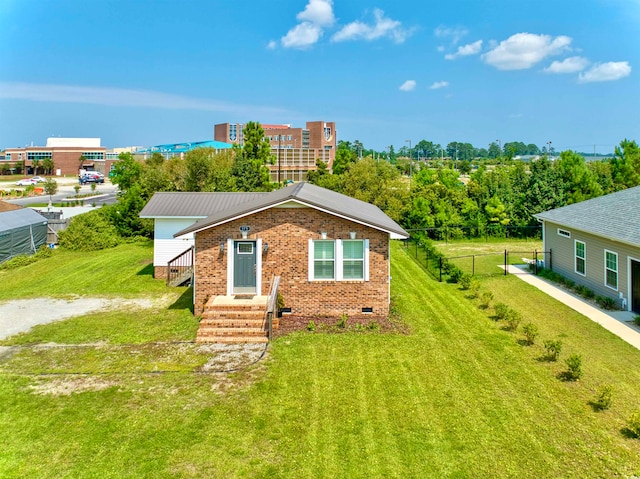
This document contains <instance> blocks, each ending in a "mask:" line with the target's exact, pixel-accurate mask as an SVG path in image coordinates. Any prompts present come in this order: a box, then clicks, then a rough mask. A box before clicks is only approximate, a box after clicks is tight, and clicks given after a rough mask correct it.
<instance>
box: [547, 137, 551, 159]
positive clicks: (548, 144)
mask: <svg viewBox="0 0 640 479" xmlns="http://www.w3.org/2000/svg"><path fill="white" fill-rule="evenodd" d="M547 155H549V159H551V142H550V141H547Z"/></svg>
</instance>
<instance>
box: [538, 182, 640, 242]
mask: <svg viewBox="0 0 640 479" xmlns="http://www.w3.org/2000/svg"><path fill="white" fill-rule="evenodd" d="M534 216H535V217H536V218H538V219H541V220H544V221H550V222H551V223H557V224H559V225H562V226H566V227H567V228H573V229H576V230H580V231H583V232H585V233H590V234H593V235H597V236H602V237H605V238H608V239H611V240H614V241H620V242H622V243H627V244H631V245H634V246H640V186H636V187H634V188H629V189H626V190H622V191H617V192H615V193H611V194H609V195H605V196H600V197H598V198H592V199H590V200H586V201H582V202H580V203H575V204H573V205H568V206H563V207H562V208H556V209H555V210H550V211H545V212H544V213H538V214H537V215H534Z"/></svg>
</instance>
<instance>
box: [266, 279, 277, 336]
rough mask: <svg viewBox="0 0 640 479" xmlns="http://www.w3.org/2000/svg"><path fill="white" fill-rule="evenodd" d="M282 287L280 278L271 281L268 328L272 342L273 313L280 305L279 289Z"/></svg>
mask: <svg viewBox="0 0 640 479" xmlns="http://www.w3.org/2000/svg"><path fill="white" fill-rule="evenodd" d="M279 286H280V276H274V277H273V279H272V280H271V289H270V291H269V301H268V303H267V327H268V339H269V341H271V336H272V334H273V312H274V311H275V309H276V306H277V304H278V287H279Z"/></svg>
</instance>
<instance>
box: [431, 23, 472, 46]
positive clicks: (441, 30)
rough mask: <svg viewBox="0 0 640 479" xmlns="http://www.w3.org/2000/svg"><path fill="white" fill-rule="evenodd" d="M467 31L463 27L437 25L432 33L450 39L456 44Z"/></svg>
mask: <svg viewBox="0 0 640 479" xmlns="http://www.w3.org/2000/svg"><path fill="white" fill-rule="evenodd" d="M467 33H469V31H468V30H467V29H466V28H463V27H445V26H444V25H440V26H438V27H437V28H436V29H435V30H434V31H433V34H434V35H435V36H436V37H438V38H444V39H450V40H451V44H452V45H457V44H458V42H459V41H460V40H461V39H462V37H464V36H465V35H466V34H467Z"/></svg>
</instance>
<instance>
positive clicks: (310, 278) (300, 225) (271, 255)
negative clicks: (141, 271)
mask: <svg viewBox="0 0 640 479" xmlns="http://www.w3.org/2000/svg"><path fill="white" fill-rule="evenodd" d="M189 205H191V206H190V207H189ZM207 209H208V210H209V212H210V213H209V214H206V211H205V210H207ZM189 211H192V213H191V218H189V219H187V216H186V215H187V214H189ZM141 217H146V218H154V220H155V222H156V232H159V229H158V228H157V226H158V224H162V223H164V225H163V226H162V228H161V229H162V230H163V231H162V236H164V237H163V238H158V237H156V239H155V241H156V247H155V248H154V249H157V250H158V249H159V250H162V249H163V248H164V249H167V244H168V243H169V242H170V241H172V240H173V241H174V242H182V248H184V247H185V246H186V245H187V244H189V247H190V245H193V246H194V251H195V254H194V273H193V287H194V312H195V314H196V315H200V314H202V313H203V312H204V311H205V309H206V305H207V304H208V303H210V302H211V301H212V299H213V298H219V297H227V298H233V297H238V296H243V297H246V296H257V297H261V296H264V295H267V294H268V293H269V285H270V282H271V280H272V278H273V277H274V276H280V278H281V282H280V288H279V291H280V293H281V295H282V298H283V299H284V303H285V307H286V308H290V311H291V313H292V314H293V315H296V316H331V317H339V316H340V315H342V314H347V315H349V316H361V315H363V314H372V315H374V316H378V317H382V316H386V315H387V314H388V312H389V302H390V292H389V286H390V284H389V281H390V275H389V273H390V269H389V268H390V262H389V251H390V240H391V239H404V238H407V237H408V233H407V232H406V231H404V230H403V229H402V228H401V227H400V226H399V225H398V224H397V223H396V222H394V221H393V220H391V219H390V218H389V217H388V216H387V215H385V214H384V213H383V212H382V211H381V210H380V209H379V208H377V207H376V206H374V205H371V204H369V203H365V202H362V201H360V200H356V199H354V198H351V197H348V196H345V195H342V194H339V193H336V192H334V191H330V190H326V189H324V188H320V187H318V186H315V185H312V184H309V183H304V182H303V183H298V184H296V185H292V186H289V187H285V188H282V189H279V190H276V191H273V192H270V193H156V195H154V197H153V198H152V199H151V200H150V201H149V203H148V204H147V206H145V208H144V209H143V211H142V212H141ZM171 218H175V219H176V221H175V222H174V224H175V225H180V224H181V225H182V227H179V228H178V229H176V230H175V231H174V233H173V235H172V238H168V237H167V236H168V231H169V230H170V229H171V228H170V227H169V226H168V222H170V221H171ZM189 221H190V222H191V224H190V225H188V226H185V222H189ZM158 241H160V243H158ZM163 241H164V244H162V242H163ZM185 241H186V242H187V243H185ZM178 249H179V248H178ZM175 251H176V248H175V247H174V249H173V252H175ZM168 256H170V254H165V255H164V256H163V257H162V258H163V259H160V257H158V261H157V262H156V260H155V258H156V255H155V253H154V267H155V269H156V273H157V275H159V274H163V272H164V270H163V269H162V268H166V267H167V263H166V260H167V257H168ZM163 261H164V264H162V262H163ZM283 321H286V318H285V319H283Z"/></svg>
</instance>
